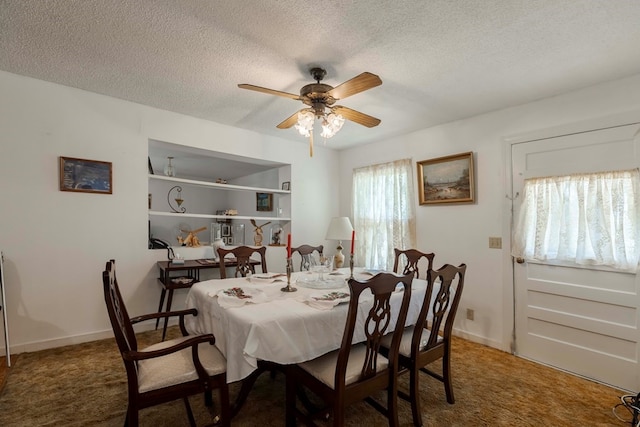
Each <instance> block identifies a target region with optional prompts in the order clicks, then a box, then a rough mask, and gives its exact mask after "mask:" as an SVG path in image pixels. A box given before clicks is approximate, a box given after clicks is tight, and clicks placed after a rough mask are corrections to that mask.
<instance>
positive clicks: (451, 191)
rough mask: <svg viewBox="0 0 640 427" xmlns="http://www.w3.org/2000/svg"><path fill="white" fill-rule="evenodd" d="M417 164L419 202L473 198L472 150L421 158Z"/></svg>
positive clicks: (428, 203) (465, 201)
mask: <svg viewBox="0 0 640 427" xmlns="http://www.w3.org/2000/svg"><path fill="white" fill-rule="evenodd" d="M416 166H417V169H418V187H419V188H418V190H419V201H420V204H421V205H431V204H441V203H474V202H475V180H474V168H473V152H472V151H469V152H467V153H460V154H454V155H451V156H444V157H438V158H434V159H428V160H422V161H420V162H417V163H416Z"/></svg>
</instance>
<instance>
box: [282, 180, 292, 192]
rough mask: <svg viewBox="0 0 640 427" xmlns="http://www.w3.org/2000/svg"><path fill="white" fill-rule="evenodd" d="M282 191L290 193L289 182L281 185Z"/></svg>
mask: <svg viewBox="0 0 640 427" xmlns="http://www.w3.org/2000/svg"><path fill="white" fill-rule="evenodd" d="M282 189H283V190H285V191H291V181H285V182H283V183H282Z"/></svg>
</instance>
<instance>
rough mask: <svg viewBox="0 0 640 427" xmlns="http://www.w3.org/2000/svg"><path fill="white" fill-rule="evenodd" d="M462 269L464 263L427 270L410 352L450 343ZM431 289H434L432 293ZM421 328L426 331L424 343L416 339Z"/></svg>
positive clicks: (464, 269)
mask: <svg viewBox="0 0 640 427" xmlns="http://www.w3.org/2000/svg"><path fill="white" fill-rule="evenodd" d="M466 271H467V266H466V264H460V265H459V266H458V267H455V266H453V265H451V264H445V265H443V266H442V267H441V268H440V269H438V270H429V271H428V272H427V282H428V285H427V292H426V293H425V299H424V302H423V304H422V309H421V310H420V314H419V315H418V320H417V322H416V326H418V325H419V327H416V328H415V330H414V334H413V338H412V341H411V351H412V353H415V354H417V353H419V352H427V351H429V350H430V349H432V348H434V347H437V346H439V345H447V346H449V345H450V343H451V334H452V331H453V321H454V320H455V317H456V312H457V311H458V305H459V304H460V298H461V297H462V290H463V288H464V276H465V273H466ZM435 288H437V290H435V295H434V289H435ZM431 301H433V304H431ZM429 314H431V316H429ZM423 331H428V339H427V340H426V345H425V343H424V342H422V343H421V342H420V341H421V339H420V337H421V336H422V334H423Z"/></svg>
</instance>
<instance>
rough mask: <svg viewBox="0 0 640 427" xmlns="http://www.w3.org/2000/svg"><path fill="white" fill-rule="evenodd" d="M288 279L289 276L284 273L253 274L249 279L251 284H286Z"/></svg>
mask: <svg viewBox="0 0 640 427" xmlns="http://www.w3.org/2000/svg"><path fill="white" fill-rule="evenodd" d="M286 278H287V275H286V274H284V273H274V274H252V275H251V276H250V277H247V279H248V280H249V281H250V282H251V283H273V282H284V280H285V279H286Z"/></svg>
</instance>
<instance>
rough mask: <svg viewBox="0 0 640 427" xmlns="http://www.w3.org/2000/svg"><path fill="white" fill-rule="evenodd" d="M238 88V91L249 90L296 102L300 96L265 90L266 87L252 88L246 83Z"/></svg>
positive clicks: (252, 86)
mask: <svg viewBox="0 0 640 427" xmlns="http://www.w3.org/2000/svg"><path fill="white" fill-rule="evenodd" d="M238 87H239V88H240V89H249V90H255V91H256V92H262V93H268V94H269V95H277V96H284V97H285V98H291V99H295V100H296V101H299V100H300V95H295V94H293V93H288V92H281V91H279V90H274V89H267V88H266V87H260V86H254V85H249V84H246V83H242V84H239V85H238Z"/></svg>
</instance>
